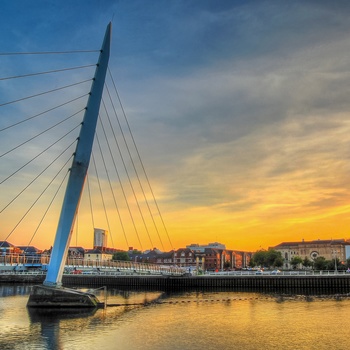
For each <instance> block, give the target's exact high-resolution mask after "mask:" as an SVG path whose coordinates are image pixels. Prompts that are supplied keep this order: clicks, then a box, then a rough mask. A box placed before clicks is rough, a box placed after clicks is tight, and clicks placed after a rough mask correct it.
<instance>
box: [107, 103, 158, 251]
mask: <svg viewBox="0 0 350 350" xmlns="http://www.w3.org/2000/svg"><path fill="white" fill-rule="evenodd" d="M102 103H103V105H104V106H105V103H104V100H103V99H102ZM105 111H106V115H107V119H108V121H109V125H110V128H111V130H112V133H113V136H114V142H115V143H116V145H117V148H118V152H119V155H120V158H121V161H122V163H123V166H124V170H125V173H126V176H127V178H128V181H129V185H130V188H131V191H132V193H133V195H134V198H135V201H136V204H137V207H138V210H139V213H140V216H141V218H142V221H143V224H144V226H145V230H146V233H147V235H148V238H149V240H150V242H151V245H152V247H153V243H152V239H151V236H150V233H149V231H148V228H147V225H146V222H145V219H144V216H143V214H142V210H141V207H140V204H139V200H138V198H137V196H136V192H135V189H134V186H133V184H132V181H131V178H130V174H129V172H128V169H127V166H126V164H125V160H124V157H123V154H122V152H121V148H120V146H119V142H118V140H117V137H116V135H115V132H114V128H113V126H112V123H111V120H110V118H109V114H108V111H107V109H106V108H105Z"/></svg>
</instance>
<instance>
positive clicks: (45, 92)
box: [0, 79, 93, 107]
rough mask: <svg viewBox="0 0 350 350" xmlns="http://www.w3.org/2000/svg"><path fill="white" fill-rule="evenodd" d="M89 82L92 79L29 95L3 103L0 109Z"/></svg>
mask: <svg viewBox="0 0 350 350" xmlns="http://www.w3.org/2000/svg"><path fill="white" fill-rule="evenodd" d="M91 80H93V79H87V80H83V81H80V82H78V83H74V84H69V85H65V86H61V87H59V88H56V89H53V90H48V91H44V92H40V93H38V94H35V95H31V96H27V97H23V98H19V99H18V100H13V101H10V102H5V103H2V104H0V107H3V106H6V105H9V104H12V103H16V102H20V101H24V100H28V99H30V98H33V97H38V96H42V95H45V94H49V93H51V92H55V91H59V90H63V89H66V88H69V87H72V86H76V85H79V84H84V83H86V82H88V81H91Z"/></svg>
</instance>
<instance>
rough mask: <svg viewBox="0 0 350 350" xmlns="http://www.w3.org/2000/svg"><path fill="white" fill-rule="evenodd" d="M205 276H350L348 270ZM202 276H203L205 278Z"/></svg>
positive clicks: (222, 272) (228, 273)
mask: <svg viewBox="0 0 350 350" xmlns="http://www.w3.org/2000/svg"><path fill="white" fill-rule="evenodd" d="M203 275H204V276H269V275H274V276H313V275H349V276H350V273H349V272H348V271H347V270H337V271H335V270H295V271H283V270H281V271H279V272H275V271H259V272H258V271H249V270H239V271H218V272H214V271H207V272H206V273H205V274H203ZM203 275H202V276H203Z"/></svg>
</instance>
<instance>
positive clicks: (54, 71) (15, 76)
mask: <svg viewBox="0 0 350 350" xmlns="http://www.w3.org/2000/svg"><path fill="white" fill-rule="evenodd" d="M94 66H96V63H94V64H88V65H86V66H78V67H70V68H61V69H54V70H49V71H46V72H37V73H28V74H22V75H14V76H11V77H4V78H0V81H3V80H10V79H18V78H27V77H34V76H37V75H43V74H50V73H58V72H65V71H69V70H75V69H83V68H89V67H94Z"/></svg>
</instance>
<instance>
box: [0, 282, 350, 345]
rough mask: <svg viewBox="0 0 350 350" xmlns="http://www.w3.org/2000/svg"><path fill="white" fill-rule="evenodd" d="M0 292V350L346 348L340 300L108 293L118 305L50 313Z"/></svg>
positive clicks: (21, 294)
mask: <svg viewBox="0 0 350 350" xmlns="http://www.w3.org/2000/svg"><path fill="white" fill-rule="evenodd" d="M10 291H13V294H12V295H10ZM0 293H1V295H3V296H5V298H0V314H1V317H0V329H1V337H0V349H1V350H5V349H6V350H7V349H11V350H17V349H18V350H19V349H21V350H22V349H35V350H44V349H45V350H46V349H59V350H67V349H69V350H80V349H85V350H90V349H91V350H95V349H103V348H108V349H112V350H114V349H126V348H127V349H133V350H138V349H144V350H148V349H152V350H163V349H169V350H180V349H181V350H182V349H193V350H196V349H198V350H199V349H206V348H216V349H219V348H220V349H232V348H236V349H245V350H248V349H249V350H250V349H251V350H256V349H258V348H260V347H261V344H264V346H266V347H269V348H276V349H282V348H283V349H284V350H288V349H290V350H291V349H293V350H294V349H308V350H311V349H315V350H316V349H317V350H320V349H332V348H334V344H337V350H339V349H344V350H345V349H348V335H347V332H346V331H345V332H344V331H343V330H346V329H349V328H350V319H349V317H348V315H349V310H350V299H349V298H346V297H345V296H344V297H343V299H342V298H340V297H338V298H337V297H336V296H334V295H333V296H328V297H327V296H323V297H319V296H305V295H280V294H266V293H264V294H262V293H237V292H227V291H226V292H203V291H202V292H200V291H197V292H185V293H167V294H163V293H160V292H131V291H118V290H109V291H108V304H110V305H113V304H114V305H121V306H116V307H107V309H102V310H101V309H98V310H83V311H82V312H83V313H80V311H81V310H64V312H63V313H57V310H55V313H51V311H50V310H33V312H32V310H27V309H26V303H27V300H28V296H27V295H29V293H30V288H28V286H22V285H17V286H0ZM340 300H341V301H340ZM325 315H326V316H327V322H325ZM340 321H341V325H342V330H341V331H340V328H339V322H340ZM332 344H333V346H332Z"/></svg>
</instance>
